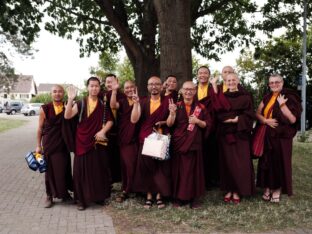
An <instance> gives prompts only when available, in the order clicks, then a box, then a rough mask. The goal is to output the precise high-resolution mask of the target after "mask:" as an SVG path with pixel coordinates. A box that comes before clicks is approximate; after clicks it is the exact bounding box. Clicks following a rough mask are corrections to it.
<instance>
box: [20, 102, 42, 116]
mask: <svg viewBox="0 0 312 234" xmlns="http://www.w3.org/2000/svg"><path fill="white" fill-rule="evenodd" d="M42 105H43V103H28V104H25V105H24V106H23V107H22V109H21V113H22V114H24V115H25V116H27V115H39V110H40V107H41V106H42Z"/></svg>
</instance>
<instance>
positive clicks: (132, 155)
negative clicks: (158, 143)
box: [118, 98, 138, 193]
mask: <svg viewBox="0 0 312 234" xmlns="http://www.w3.org/2000/svg"><path fill="white" fill-rule="evenodd" d="M118 102H119V109H118V142H119V150H120V159H121V176H122V190H123V191H125V192H126V193H129V192H132V191H133V189H132V187H133V180H134V173H135V167H136V161H137V156H138V142H137V138H138V136H137V135H138V131H137V125H136V124H133V123H131V121H130V118H131V112H132V108H133V105H131V106H130V105H129V102H128V100H127V98H123V99H120V100H119V101H118Z"/></svg>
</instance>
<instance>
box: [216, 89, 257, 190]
mask: <svg viewBox="0 0 312 234" xmlns="http://www.w3.org/2000/svg"><path fill="white" fill-rule="evenodd" d="M213 96H214V98H212V100H213V105H214V108H215V110H216V111H217V120H218V129H217V139H218V145H219V152H220V154H219V155H220V188H221V190H224V191H227V192H228V191H232V192H237V193H238V194H240V195H243V196H244V195H252V194H253V193H254V191H255V185H254V172H253V165H252V160H251V150H250V137H251V130H252V125H253V120H254V118H255V114H254V110H253V101H252V97H251V95H250V94H249V93H248V92H246V91H244V90H239V91H237V92H229V91H227V92H225V93H222V92H219V93H218V95H213ZM236 116H238V122H237V123H223V121H225V120H227V119H232V118H235V117H236Z"/></svg>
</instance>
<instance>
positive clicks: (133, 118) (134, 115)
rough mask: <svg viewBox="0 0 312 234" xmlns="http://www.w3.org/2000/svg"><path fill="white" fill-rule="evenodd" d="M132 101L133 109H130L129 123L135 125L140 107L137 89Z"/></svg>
mask: <svg viewBox="0 0 312 234" xmlns="http://www.w3.org/2000/svg"><path fill="white" fill-rule="evenodd" d="M132 101H133V107H132V111H131V118H130V121H131V123H133V124H135V123H137V122H138V121H139V119H140V117H141V105H140V100H139V96H138V89H137V88H136V89H135V92H134V93H133V96H132Z"/></svg>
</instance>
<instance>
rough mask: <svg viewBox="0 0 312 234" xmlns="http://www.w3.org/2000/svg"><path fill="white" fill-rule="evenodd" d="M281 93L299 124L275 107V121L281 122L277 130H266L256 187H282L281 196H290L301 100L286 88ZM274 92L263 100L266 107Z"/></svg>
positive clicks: (273, 115)
mask: <svg viewBox="0 0 312 234" xmlns="http://www.w3.org/2000/svg"><path fill="white" fill-rule="evenodd" d="M281 94H283V95H285V98H287V99H288V100H287V102H286V105H287V107H288V108H289V110H290V111H291V113H292V114H293V115H294V116H295V117H296V123H294V124H291V123H290V122H289V120H288V119H287V118H286V117H285V116H284V114H283V113H282V111H281V109H280V107H279V103H278V102H277V101H276V102H275V103H274V105H273V112H272V118H273V119H276V120H277V121H278V126H277V127H276V128H270V127H269V126H268V127H267V130H266V135H265V144H264V154H263V156H262V157H261V158H260V159H259V163H258V173H257V186H258V187H261V188H270V189H273V190H274V189H278V188H282V193H287V194H288V195H289V196H291V195H292V194H293V190H292V167H291V155H292V143H293V137H294V136H295V135H296V133H297V129H298V124H299V122H300V116H301V111H302V107H301V101H300V97H299V96H298V95H297V94H296V93H295V91H292V90H289V89H283V90H282V91H281ZM271 97H272V93H270V94H268V95H266V96H265V97H264V98H263V104H264V108H263V110H262V115H263V111H264V109H265V107H266V105H267V104H268V102H269V100H270V98H271Z"/></svg>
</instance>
